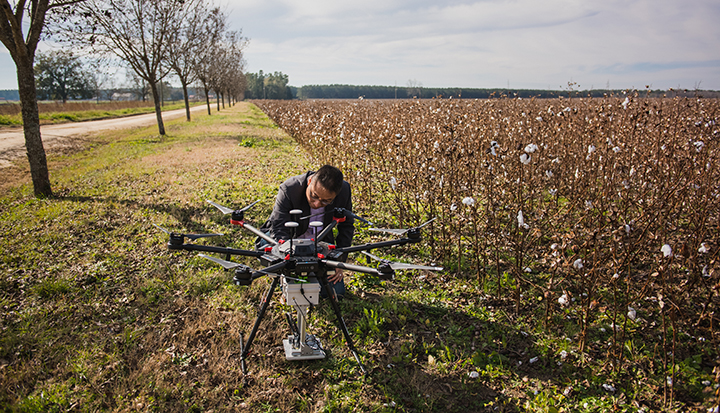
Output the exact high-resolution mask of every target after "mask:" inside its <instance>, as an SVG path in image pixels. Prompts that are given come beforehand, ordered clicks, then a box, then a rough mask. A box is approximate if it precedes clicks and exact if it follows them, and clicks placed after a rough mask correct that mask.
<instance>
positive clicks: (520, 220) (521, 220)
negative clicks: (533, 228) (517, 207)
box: [517, 211, 525, 227]
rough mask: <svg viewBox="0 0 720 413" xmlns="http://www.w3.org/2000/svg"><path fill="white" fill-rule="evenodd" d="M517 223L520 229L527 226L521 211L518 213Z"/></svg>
mask: <svg viewBox="0 0 720 413" xmlns="http://www.w3.org/2000/svg"><path fill="white" fill-rule="evenodd" d="M517 221H518V226H519V227H522V226H525V218H523V213H522V211H519V212H518V214H517Z"/></svg>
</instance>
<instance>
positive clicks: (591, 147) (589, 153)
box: [588, 145, 597, 155]
mask: <svg viewBox="0 0 720 413" xmlns="http://www.w3.org/2000/svg"><path fill="white" fill-rule="evenodd" d="M595 149H597V148H595V145H588V155H592V153H593V152H595Z"/></svg>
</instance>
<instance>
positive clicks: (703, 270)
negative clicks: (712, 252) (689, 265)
mask: <svg viewBox="0 0 720 413" xmlns="http://www.w3.org/2000/svg"><path fill="white" fill-rule="evenodd" d="M702 275H703V277H705V278H710V272H709V271H708V267H707V265H706V266H704V267H703V269H702Z"/></svg>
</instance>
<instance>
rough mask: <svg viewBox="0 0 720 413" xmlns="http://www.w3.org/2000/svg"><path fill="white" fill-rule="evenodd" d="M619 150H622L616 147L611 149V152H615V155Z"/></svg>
mask: <svg viewBox="0 0 720 413" xmlns="http://www.w3.org/2000/svg"><path fill="white" fill-rule="evenodd" d="M621 150H622V149H620V147H619V146H616V147H614V148H613V152H615V153H619V152H620V151H621Z"/></svg>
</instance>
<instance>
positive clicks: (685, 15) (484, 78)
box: [236, 0, 720, 88]
mask: <svg viewBox="0 0 720 413" xmlns="http://www.w3.org/2000/svg"><path fill="white" fill-rule="evenodd" d="M242 3H246V5H247V3H251V5H253V7H255V9H254V10H256V11H257V12H258V13H259V14H258V15H257V16H256V17H257V18H248V19H237V20H236V22H237V24H240V23H241V22H243V21H244V22H245V23H246V26H245V27H244V33H245V34H246V35H247V36H249V37H250V38H251V39H252V40H251V42H250V45H249V48H248V49H247V58H248V64H249V66H248V68H249V69H250V70H253V71H256V70H257V69H259V68H264V69H265V70H281V71H283V72H285V73H287V74H289V76H290V81H291V83H292V84H296V85H302V84H310V83H354V84H392V83H393V81H394V80H399V81H400V83H401V84H404V82H405V80H407V79H410V78H417V79H418V80H420V81H422V82H423V84H424V85H425V86H463V87H499V86H506V85H507V83H508V82H510V86H511V87H541V88H546V87H551V88H559V87H561V86H562V85H565V84H567V82H568V81H570V80H575V81H578V82H580V83H583V84H584V85H585V86H587V87H590V86H591V85H592V84H595V85H596V87H599V86H605V84H606V82H608V81H610V83H611V85H614V87H630V86H632V85H635V84H637V85H644V84H645V82H647V81H648V80H650V81H652V79H648V78H653V79H655V78H657V79H659V81H658V83H656V86H657V87H670V86H674V87H676V86H677V84H676V82H675V80H676V79H677V76H676V75H677V73H675V72H677V71H678V70H684V71H685V72H686V79H685V80H684V82H686V83H688V82H690V83H692V82H696V81H697V80H698V79H697V78H698V76H700V77H704V78H705V79H708V81H707V82H706V83H705V87H711V86H714V87H715V88H720V84H715V85H710V84H709V83H708V82H709V81H710V80H711V79H718V78H720V77H719V76H717V74H718V72H717V68H716V67H714V64H713V63H712V62H713V61H714V59H715V57H716V56H717V53H716V52H715V53H714V54H715V56H713V52H714V51H715V50H716V49H717V47H716V46H714V44H713V42H714V39H717V38H718V36H720V30H719V29H718V27H716V26H718V25H716V24H715V21H717V18H718V17H720V11H719V10H718V9H719V8H718V6H716V5H715V3H714V2H710V1H699V2H695V3H693V5H692V7H688V6H687V3H684V2H680V1H671V0H659V1H655V2H651V1H639V0H638V1H629V2H628V1H623V2H620V1H608V2H578V1H564V0H553V1H545V2H537V1H529V0H517V1H450V2H443V3H440V4H439V3H437V2H430V1H420V2H410V1H392V0H388V1H370V2H369V3H347V2H330V1H327V2H326V1H304V2H303V1H300V2H298V1H294V2H285V1H270V2H266V3H262V4H261V3H258V2H254V1H250V2H248V1H239V2H236V4H237V7H236V8H237V9H239V8H241V6H242ZM253 7H250V9H249V10H250V13H251V14H252V10H253ZM673 62H687V64H686V65H684V66H682V65H680V66H678V65H677V64H675V65H674V63H673ZM703 62H710V63H703ZM271 66H274V67H271ZM713 74H715V75H714V76H713ZM658 75H663V76H659V77H658ZM671 78H672V83H671V84H667V85H661V84H659V83H662V82H664V81H665V79H667V81H670V79H671ZM716 82H720V80H716ZM690 86H691V85H690V84H688V85H686V86H685V87H690Z"/></svg>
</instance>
